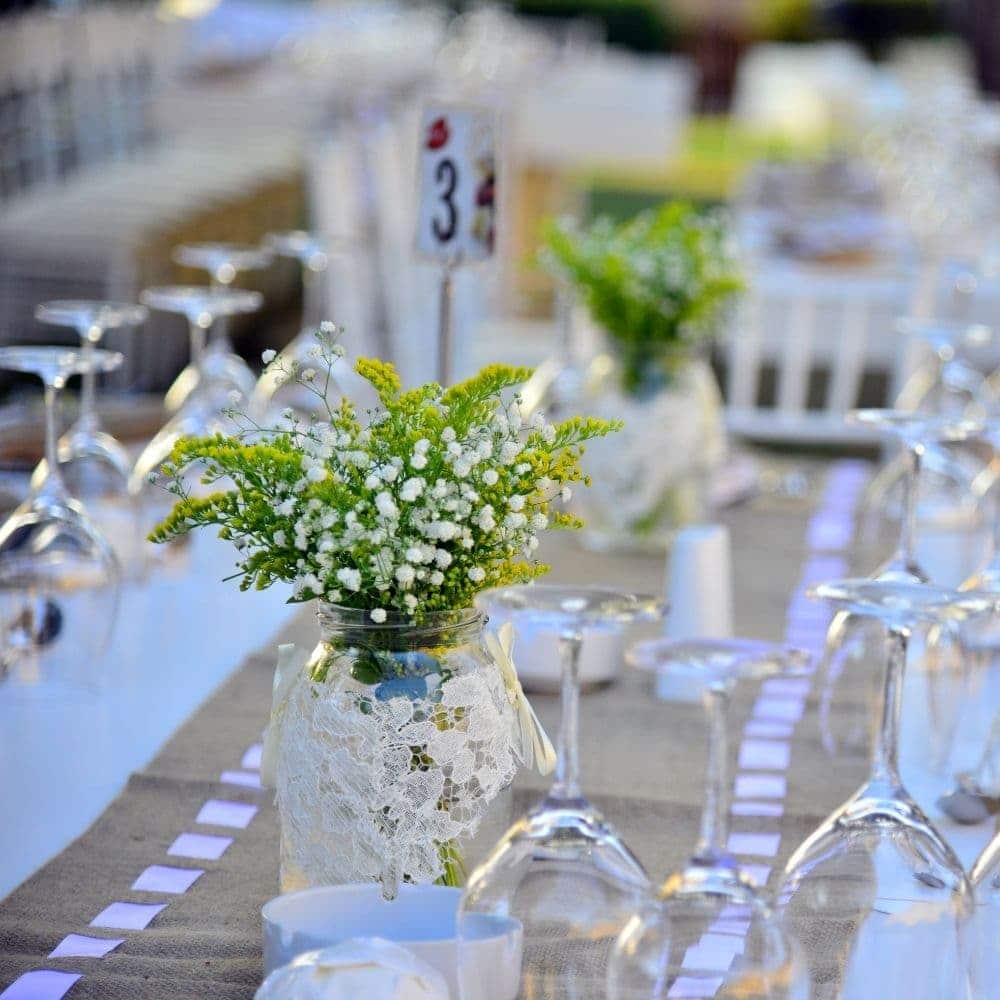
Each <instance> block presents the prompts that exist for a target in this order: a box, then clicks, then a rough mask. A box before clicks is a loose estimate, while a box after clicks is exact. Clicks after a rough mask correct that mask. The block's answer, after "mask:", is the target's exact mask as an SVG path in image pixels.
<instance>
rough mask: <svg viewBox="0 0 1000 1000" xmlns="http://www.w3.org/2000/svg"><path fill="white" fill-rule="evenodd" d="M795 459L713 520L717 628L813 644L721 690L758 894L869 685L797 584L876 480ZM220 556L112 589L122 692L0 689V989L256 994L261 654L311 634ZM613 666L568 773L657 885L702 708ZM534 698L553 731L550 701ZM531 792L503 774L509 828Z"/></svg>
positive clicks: (964, 846)
mask: <svg viewBox="0 0 1000 1000" xmlns="http://www.w3.org/2000/svg"><path fill="white" fill-rule="evenodd" d="M799 464H800V465H802V466H803V468H804V470H805V477H804V478H805V482H806V483H807V488H806V489H804V490H795V491H783V490H780V489H775V490H763V491H761V492H759V493H758V494H757V495H756V496H755V497H753V498H751V499H749V500H747V501H745V502H743V503H741V504H738V505H736V506H733V507H730V508H728V509H726V510H724V511H721V512H720V513H719V514H718V515H717V518H718V520H719V521H721V522H722V523H724V524H725V525H726V526H727V527H728V530H729V535H730V538H731V546H732V581H731V582H732V588H733V597H734V631H735V633H736V634H737V635H739V636H747V637H753V638H759V639H766V640H772V641H784V642H787V643H790V644H792V645H795V646H798V647H801V648H804V649H806V650H807V651H808V652H810V653H811V654H813V667H812V669H811V670H808V671H806V672H804V673H802V674H797V675H795V676H778V677H774V678H771V679H769V680H765V681H762V682H746V683H741V684H740V685H739V686H738V688H737V690H736V692H735V695H734V697H733V702H732V712H731V716H730V724H731V727H732V729H731V739H730V741H729V743H730V753H731V758H732V759H731V761H730V768H731V770H730V773H731V775H732V787H731V807H730V824H731V832H730V835H729V843H728V847H729V849H730V851H731V852H732V853H733V854H734V855H736V856H737V857H738V858H739V860H740V863H741V864H742V866H743V867H744V869H745V870H746V871H747V872H748V874H750V875H751V876H752V877H753V878H754V879H756V880H757V881H758V882H759V883H760V884H762V885H766V886H768V887H769V888H770V889H772V890H773V889H774V888H775V887H776V886H777V885H778V884H779V881H780V877H781V873H782V868H783V865H784V863H785V861H786V860H787V858H788V857H789V856H790V854H791V853H792V852H793V851H794V850H795V848H796V847H797V846H798V845H799V844H800V843H801V842H802V840H803V839H804V838H805V837H806V836H808V834H809V833H810V832H811V831H812V830H813V829H815V828H816V827H817V826H818V825H819V824H820V823H821V821H822V820H823V818H824V817H825V816H826V815H827V814H828V813H829V812H830V811H831V810H832V809H833V808H835V807H836V806H837V805H839V804H840V803H841V802H842V801H843V800H844V799H845V798H847V797H848V795H850V794H851V793H852V792H853V791H854V790H855V789H856V788H857V787H858V785H859V784H860V783H861V782H862V780H863V779H864V777H865V775H866V773H867V758H866V756H865V753H864V751H863V749H858V750H853V751H851V750H849V749H841V751H840V752H838V753H836V754H831V753H830V752H829V751H828V749H827V747H826V746H825V744H824V740H823V732H822V726H821V724H820V717H819V709H820V706H821V705H822V706H823V710H824V724H825V725H829V724H830V721H831V719H832V720H834V721H836V719H837V717H838V715H839V716H841V717H842V718H844V719H848V718H856V717H857V715H858V713H869V715H871V716H872V717H873V716H874V713H875V712H876V711H877V697H876V696H875V695H874V694H873V692H874V691H877V689H878V685H877V683H876V684H874V685H870V686H868V687H866V688H865V689H864V690H851V689H846V690H845V689H843V687H836V686H834V687H832V688H831V686H830V685H831V684H832V675H831V674H830V672H828V671H824V670H822V669H818V668H817V666H816V665H817V664H818V662H819V661H820V657H821V654H822V651H823V647H824V641H825V637H826V633H827V627H828V624H829V621H830V612H829V611H828V610H827V609H826V608H825V607H824V606H822V605H819V604H816V603H815V602H813V601H811V600H809V599H808V597H807V595H806V590H807V588H808V586H809V585H810V584H813V583H816V582H818V581H821V580H824V579H830V578H835V577H842V576H845V575H848V574H851V573H862V574H863V573H868V572H871V570H872V569H873V567H872V566H871V565H868V564H867V562H868V560H869V559H870V553H869V552H868V551H867V549H866V548H865V546H863V545H859V544H858V543H857V519H858V510H859V506H860V504H861V498H862V495H863V491H864V488H865V484H866V483H867V482H868V479H869V477H870V475H871V473H872V467H871V466H870V465H869V464H867V463H865V462H860V461H855V460H837V461H825V460H805V459H803V460H802V462H801V463H799ZM198 544H199V545H201V544H202V542H201V541H199V543H198ZM219 545H220V543H217V542H216V541H215V540H207V541H206V542H205V543H204V551H202V552H201V553H200V555H199V554H197V553H189V554H188V556H187V558H188V559H189V563H188V565H187V566H186V567H185V565H184V563H183V559H182V560H180V562H179V563H178V564H177V565H175V566H173V567H171V568H170V569H168V570H164V569H158V570H156V571H154V573H156V574H160V576H158V577H154V579H153V580H152V581H147V582H146V583H135V584H132V585H131V591H128V588H127V593H126V595H125V599H124V605H123V609H122V613H121V614H122V621H121V622H120V623H119V624H120V632H121V636H120V638H118V639H116V643H117V645H116V646H115V647H114V648H113V649H112V652H111V656H112V658H115V657H116V656H118V657H120V659H121V660H122V662H121V664H119V668H120V670H121V671H122V674H121V677H120V678H119V683H120V686H121V688H120V689H119V690H114V689H112V690H111V691H107V690H105V691H102V692H97V693H90V694H88V695H87V697H86V698H83V697H82V696H81V698H80V700H79V701H76V702H73V703H72V704H67V703H65V702H63V703H55V704H53V703H51V702H50V703H48V704H47V703H46V701H45V698H44V693H43V692H41V691H39V692H32V691H30V690H22V689H16V690H15V689H13V688H9V689H8V690H5V689H4V688H3V687H2V686H0V802H2V803H3V810H2V816H3V819H2V821H0V892H2V891H9V894H8V895H7V896H6V898H5V899H3V900H2V901H0V998H2V1000H18V998H22V1000H23V998H25V997H32V998H41V997H58V996H62V995H68V996H69V997H71V998H72V1000H78V998H81V1000H82V998H89V997H94V998H103V1000H108V998H112V1000H113V998H119V997H120V998H136V997H141V998H150V1000H161V998H162V1000H167V998H171V1000H182V998H183V1000H188V998H190V1000H196V998H197V1000H246V998H250V997H252V996H253V995H254V992H255V990H256V989H257V987H258V986H259V985H260V982H261V979H262V975H263V969H262V957H261V907H262V905H263V904H264V903H265V902H266V901H267V900H269V899H271V898H272V897H274V896H275V895H277V893H278V892H279V879H278V856H279V849H278V845H279V822H278V816H277V813H276V810H275V807H274V804H273V793H272V791H271V790H269V789H265V788H263V787H261V782H260V773H259V768H260V758H261V750H262V733H263V730H264V727H265V725H266V723H267V720H268V717H269V711H270V706H271V689H272V677H273V673H274V666H275V659H276V646H277V644H278V643H283V642H284V643H287V642H292V643H295V644H297V645H299V646H301V647H304V648H311V646H312V645H314V644H315V642H316V641H317V639H318V629H317V625H316V620H315V610H314V608H313V607H311V606H308V605H294V604H287V603H285V602H286V598H287V593H282V592H280V591H278V590H275V591H271V592H265V593H263V594H260V593H252V594H240V593H238V592H237V590H236V587H235V585H234V584H232V583H222V582H221V578H222V577H223V576H225V575H226V561H227V558H231V557H229V556H227V555H226V554H225V552H224V551H223V550H222V549H220V548H219ZM541 557H542V559H543V561H545V562H547V563H549V564H551V567H552V569H551V574H550V578H551V579H552V580H554V581H556V582H565V583H574V584H593V585H598V584H600V585H605V586H614V587H621V588H626V589H628V590H630V591H644V592H653V593H662V592H663V590H664V586H665V579H666V560H665V557H664V555H663V554H659V553H652V554H642V553H628V554H616V553H607V552H600V553H598V552H589V551H586V550H584V549H583V548H581V547H580V545H579V544H578V542H577V541H576V540H575V539H574V538H573V537H572V534H571V533H556V534H554V535H553V537H552V538H550V539H548V540H547V541H546V542H545V543H543V548H542V551H541ZM169 574H173V575H169ZM725 584H726V581H722V582H721V585H725ZM676 585H677V583H675V586H676ZM158 612H159V613H158ZM660 627H661V626H659V625H657V626H642V627H641V628H640V629H638V630H636V632H635V636H636V637H638V636H640V635H642V634H643V633H644V632H645V634H647V635H648V634H649V632H650V630H651V629H653V630H655V629H657V628H660ZM632 637H633V636H632V635H631V634H630V635H629V636H628V637H627V638H628V639H631V638H632ZM116 650H117V652H116ZM515 659H516V648H515ZM615 666H616V669H615V670H614V671H612V673H613V677H614V679H613V680H612V681H611V682H610V683H605V684H602V685H600V686H597V687H595V688H594V689H593V690H588V691H587V692H586V693H585V694H584V695H583V697H582V699H581V706H580V733H581V742H580V764H581V772H582V782H583V786H584V788H585V789H586V792H587V795H588V797H589V798H590V799H591V800H592V801H593V802H594V803H596V804H597V806H598V807H599V808H600V809H601V810H602V811H603V812H604V814H605V816H606V817H607V819H608V820H609V821H610V822H611V823H612V824H614V826H615V827H616V828H617V829H618V830H619V831H620V833H621V835H622V837H623V839H624V841H625V842H626V843H627V844H628V845H629V846H630V847H631V848H632V850H633V851H634V853H635V854H636V856H637V857H638V858H639V860H640V861H641V862H642V863H643V865H644V866H645V868H646V870H647V872H648V873H649V874H650V877H651V879H652V881H653V882H654V884H655V883H658V882H659V881H661V880H662V879H663V878H664V877H665V876H666V875H667V873H669V872H671V871H673V870H675V869H677V868H678V867H679V866H680V865H682V864H683V862H684V861H685V859H686V857H687V856H688V855H689V854H690V852H691V849H692V847H693V845H694V843H695V841H696V839H697V834H698V824H699V816H700V809H701V804H702V800H703V797H704V787H705V778H704V775H705V763H706V756H707V754H706V751H707V738H706V727H705V721H704V716H703V712H702V707H701V704H700V699H698V698H692V697H688V696H684V695H683V693H681V694H680V695H679V696H678V697H676V698H671V699H665V698H663V697H661V696H657V694H656V692H655V689H654V684H653V681H652V679H651V678H650V677H649V676H648V675H644V674H641V673H640V672H638V671H635V670H632V669H630V668H629V667H627V666H625V665H624V664H616V665H615ZM126 674H127V675H128V676H126ZM126 690H127V692H128V693H126ZM33 693H34V694H35V695H36V700H35V701H34V702H33V701H32V700H31V696H32V694H33ZM661 695H662V692H661ZM927 698H928V685H927V683H926V678H925V677H924V676H923V673H922V671H921V669H920V667H919V665H916V666H915V668H914V669H912V670H911V671H910V675H909V676H908V680H907V685H906V691H905V699H904V726H903V734H902V749H901V760H902V766H903V771H904V777H905V778H906V780H907V782H908V784H909V786H910V788H911V791H912V792H913V793H914V795H915V797H916V798H917V799H918V801H920V802H921V804H922V805H923V806H924V808H925V809H926V810H927V811H928V812H929V813H930V815H931V817H932V819H933V820H934V821H935V823H937V824H938V826H939V829H940V830H941V831H942V832H943V833H944V835H945V836H946V837H947V838H948V839H949V841H950V842H951V843H952V845H953V846H954V847H955V850H956V852H957V853H958V854H959V856H960V858H961V859H962V861H963V862H964V863H965V864H966V865H969V864H971V862H972V860H973V859H974V858H975V857H976V855H977V854H978V853H979V851H980V850H981V848H982V847H983V846H984V844H985V843H986V842H987V841H988V840H989V838H990V837H991V836H992V835H993V833H994V824H993V821H992V820H991V821H990V822H988V823H985V824H979V825H974V826H961V825H959V824H957V823H955V822H953V821H952V820H950V819H949V818H948V817H947V816H945V815H944V814H943V813H941V811H940V809H938V808H937V806H936V804H935V800H936V797H937V794H938V793H939V791H940V785H941V781H942V777H941V775H940V773H936V772H935V771H934V769H933V768H932V767H931V766H930V765H929V764H927V760H926V756H927V751H926V747H927V743H928V741H927V738H926V720H927ZM5 700H7V701H8V702H9V703H8V704H5ZM531 700H532V704H533V705H534V707H535V708H536V710H537V712H538V715H539V717H540V718H541V720H542V722H543V724H544V725H545V726H546V728H547V729H548V730H549V731H550V732H551V733H553V734H554V731H555V729H556V727H557V725H558V716H559V701H558V698H557V697H556V696H555V695H553V694H538V693H535V694H532V695H531ZM957 738H958V739H961V738H962V736H961V733H960V734H959V735H958V737H957ZM546 787H547V785H546V779H545V778H543V777H541V776H539V775H538V774H536V773H533V772H529V771H524V772H522V773H521V774H520V775H519V776H518V778H517V780H516V781H515V785H514V791H513V796H512V797H510V798H511V799H512V801H510V802H509V808H510V815H511V818H513V817H514V816H516V815H518V814H520V813H521V812H523V811H524V810H525V809H526V808H527V807H529V806H530V805H531V804H532V803H533V802H534V801H536V800H537V799H538V798H539V797H540V796H541V795H542V793H543V791H544V789H545V788H546ZM331 850H336V845H335V844H331ZM473 860H474V859H473ZM17 883H20V884H17ZM830 960H831V962H834V963H835V962H836V961H837V960H839V959H838V956H837V955H831V956H830Z"/></svg>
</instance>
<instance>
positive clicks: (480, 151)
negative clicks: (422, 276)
mask: <svg viewBox="0 0 1000 1000" xmlns="http://www.w3.org/2000/svg"><path fill="white" fill-rule="evenodd" d="M495 240H496V127H495V118H494V116H493V115H492V114H491V113H490V112H487V111H484V110H480V109H474V108H468V107H459V106H454V105H448V106H444V105H432V106H429V107H427V108H426V109H425V110H424V114H423V118H422V121H421V129H420V208H419V211H418V213H417V250H418V251H419V252H420V253H421V254H422V255H424V256H426V257H432V258H434V259H435V260H438V261H441V262H442V263H450V264H457V263H461V262H467V261H482V260H487V259H488V258H490V257H492V256H493V248H494V244H495Z"/></svg>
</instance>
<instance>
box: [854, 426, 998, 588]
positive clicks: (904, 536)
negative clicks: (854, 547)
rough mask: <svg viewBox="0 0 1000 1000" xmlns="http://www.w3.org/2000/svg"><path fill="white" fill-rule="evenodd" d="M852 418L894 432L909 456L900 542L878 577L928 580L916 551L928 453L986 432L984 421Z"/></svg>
mask: <svg viewBox="0 0 1000 1000" xmlns="http://www.w3.org/2000/svg"><path fill="white" fill-rule="evenodd" d="M848 419H849V420H850V421H851V422H853V423H856V424H860V425H862V426H865V427H871V428H874V429H876V430H880V431H882V432H884V433H886V434H891V435H893V436H894V437H896V438H897V439H898V440H899V442H900V444H901V445H902V448H903V454H904V455H905V457H906V476H905V477H904V479H903V498H902V512H901V518H900V531H899V544H898V545H897V547H896V550H895V552H894V553H893V555H892V556H891V557H890V559H889V560H888V562H886V563H885V564H884V565H882V566H881V567H880V568H879V570H878V571H877V573H876V577H877V579H880V580H886V581H895V582H900V583H926V582H927V580H928V579H929V578H928V575H927V573H926V572H925V571H924V570H923V569H922V568H921V567H920V566H919V565H918V563H917V560H916V550H915V542H916V537H915V536H916V523H917V500H918V493H919V489H920V471H921V465H922V462H923V459H924V456H925V455H926V453H927V450H928V448H930V447H932V446H935V445H943V444H954V443H957V442H959V441H967V440H969V439H970V438H972V437H975V436H976V435H978V434H979V433H981V432H982V424H981V422H979V421H976V420H971V419H964V418H950V417H947V416H944V417H942V416H935V415H929V414H924V413H910V412H905V411H903V410H886V409H866V410H854V411H853V412H852V413H850V414H849V415H848Z"/></svg>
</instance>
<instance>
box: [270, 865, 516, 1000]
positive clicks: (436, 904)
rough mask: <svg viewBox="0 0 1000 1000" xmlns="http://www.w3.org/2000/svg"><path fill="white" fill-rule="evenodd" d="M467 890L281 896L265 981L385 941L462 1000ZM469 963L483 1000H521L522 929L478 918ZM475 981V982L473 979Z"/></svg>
mask: <svg viewBox="0 0 1000 1000" xmlns="http://www.w3.org/2000/svg"><path fill="white" fill-rule="evenodd" d="M461 896H462V890H461V889H454V888H450V887H448V886H440V885H409V884H403V885H401V886H400V887H399V895H398V896H397V897H396V898H395V899H394V900H391V901H390V900H385V899H383V898H382V890H381V888H380V887H379V886H378V885H377V884H376V883H374V882H368V883H363V884H358V885H330V886H321V887H319V888H316V889H303V890H302V891H301V892H290V893H286V894H285V895H283V896H277V897H275V898H274V899H272V900H270V901H269V902H267V903H265V904H264V906H263V908H262V910H261V919H262V923H263V932H264V975H265V976H267V975H269V974H270V973H271V972H272V971H274V970H275V969H278V968H280V967H281V966H283V965H287V964H288V963H289V962H290V961H291V960H292V959H293V958H295V957H296V956H297V955H301V954H302V953H303V952H306V951H313V950H315V949H318V948H326V947H329V946H330V945H335V944H339V943H340V942H341V941H346V940H349V939H351V938H368V937H379V938H385V939H386V940H388V941H394V942H395V943H397V944H400V945H402V946H403V947H405V948H408V949H409V950H410V951H411V952H413V954H414V955H416V956H417V957H418V958H422V959H423V960H424V961H425V962H427V963H428V964H429V965H432V966H433V967H434V968H435V969H437V970H438V971H439V972H440V973H441V974H442V975H443V976H444V977H445V979H446V980H447V981H448V988H449V989H450V990H451V994H452V997H453V998H454V1000H458V997H459V988H458V959H459V950H458V941H457V934H456V929H455V928H456V917H457V913H458V903H459V900H460V899H461ZM463 931H464V936H463V941H462V952H461V958H462V962H463V964H464V965H465V966H466V967H467V968H470V969H474V970H475V977H474V979H475V982H476V984H477V989H478V993H477V996H476V998H475V1000H515V998H516V997H517V994H518V990H519V989H520V980H521V925H520V923H519V922H518V921H517V920H514V919H512V918H509V917H494V916H491V915H489V914H475V915H473V917H470V918H469V919H468V920H467V922H466V924H465V926H464V928H463ZM467 981H468V977H467Z"/></svg>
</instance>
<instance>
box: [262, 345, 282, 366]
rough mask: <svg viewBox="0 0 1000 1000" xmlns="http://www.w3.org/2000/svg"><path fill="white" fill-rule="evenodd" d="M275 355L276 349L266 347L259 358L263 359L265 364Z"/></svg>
mask: <svg viewBox="0 0 1000 1000" xmlns="http://www.w3.org/2000/svg"><path fill="white" fill-rule="evenodd" d="M277 356H278V352H277V351H272V350H271V349H270V348H268V349H267V350H266V351H264V352H263V353H262V354H261V356H260V360H261V361H263V362H264V364H265V365H269V364H270V363H271V362H272V361H273V360H274V359H275V358H276V357H277Z"/></svg>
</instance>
